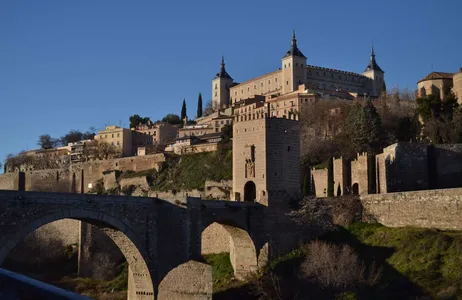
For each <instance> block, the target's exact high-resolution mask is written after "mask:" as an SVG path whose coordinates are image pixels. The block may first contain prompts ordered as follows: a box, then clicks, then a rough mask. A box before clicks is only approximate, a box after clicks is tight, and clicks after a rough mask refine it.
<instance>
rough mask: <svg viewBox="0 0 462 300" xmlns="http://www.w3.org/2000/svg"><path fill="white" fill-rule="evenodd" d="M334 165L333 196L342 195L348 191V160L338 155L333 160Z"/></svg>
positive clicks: (349, 171) (349, 175)
mask: <svg viewBox="0 0 462 300" xmlns="http://www.w3.org/2000/svg"><path fill="white" fill-rule="evenodd" d="M333 167H334V171H333V172H334V196H344V195H346V194H348V193H349V190H350V186H351V183H350V182H349V181H350V178H351V170H350V164H349V162H348V161H347V160H346V159H344V158H343V157H340V158H338V159H334V160H333Z"/></svg>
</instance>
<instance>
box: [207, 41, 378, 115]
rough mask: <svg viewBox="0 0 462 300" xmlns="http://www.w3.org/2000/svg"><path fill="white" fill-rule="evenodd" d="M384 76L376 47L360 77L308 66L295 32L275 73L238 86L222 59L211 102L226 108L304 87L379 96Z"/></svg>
mask: <svg viewBox="0 0 462 300" xmlns="http://www.w3.org/2000/svg"><path fill="white" fill-rule="evenodd" d="M384 74H385V72H384V71H383V70H382V69H381V68H380V67H379V65H378V64H377V61H376V59H375V52H374V48H372V52H371V55H370V59H369V63H368V65H367V66H366V69H365V70H364V72H363V73H361V74H359V73H354V72H348V71H341V70H336V69H329V68H323V67H319V66H313V65H309V64H307V57H306V56H305V55H304V54H303V53H302V51H301V50H300V49H299V48H298V46H297V38H296V36H295V32H294V33H293V35H292V44H291V46H290V48H289V50H288V51H287V52H286V53H285V55H284V56H283V57H282V59H281V67H280V68H278V69H277V70H276V71H274V72H271V73H268V74H264V75H262V76H259V77H257V78H253V79H250V80H247V81H245V82H242V83H236V82H234V80H233V78H232V77H231V76H230V75H229V74H228V72H227V71H226V69H225V62H224V59H223V58H222V61H221V66H220V71H219V72H218V73H217V74H216V76H215V78H214V79H213V80H212V101H213V104H214V107H217V108H225V107H228V106H234V105H235V104H236V103H238V102H239V101H242V100H245V99H249V98H253V97H255V96H258V95H262V96H273V97H277V96H282V95H286V94H289V93H292V92H294V91H297V90H298V86H299V85H302V84H304V85H305V87H306V88H307V89H310V90H314V91H317V92H320V93H328V92H342V93H348V94H350V95H351V96H353V97H357V96H359V95H361V96H364V95H367V96H369V97H378V96H380V93H381V91H382V90H383V89H384V86H385V78H384Z"/></svg>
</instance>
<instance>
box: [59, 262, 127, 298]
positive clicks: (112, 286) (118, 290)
mask: <svg viewBox="0 0 462 300" xmlns="http://www.w3.org/2000/svg"><path fill="white" fill-rule="evenodd" d="M119 268H120V273H119V275H117V277H116V278H114V279H113V280H109V281H103V280H95V279H91V278H84V277H64V278H63V279H61V280H59V281H58V282H55V283H53V284H55V285H57V286H60V287H62V288H65V289H68V290H72V291H74V292H76V293H79V294H81V295H84V296H88V297H91V298H95V299H100V298H101V299H114V300H118V299H126V298H127V282H128V263H127V262H124V263H123V264H121V265H120V266H119Z"/></svg>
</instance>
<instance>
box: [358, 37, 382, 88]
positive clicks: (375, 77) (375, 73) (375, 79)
mask: <svg viewBox="0 0 462 300" xmlns="http://www.w3.org/2000/svg"><path fill="white" fill-rule="evenodd" d="M384 74H385V72H384V71H383V70H382V69H381V68H380V67H379V65H378V64H377V62H376V61H375V52H374V46H372V51H371V56H370V58H369V64H368V65H367V67H366V69H365V70H364V72H363V75H364V76H366V77H368V78H370V79H371V82H370V84H369V85H368V86H367V90H368V91H369V95H370V96H372V97H379V96H380V94H381V92H382V89H383V87H384V83H385V77H384Z"/></svg>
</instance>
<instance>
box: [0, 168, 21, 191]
mask: <svg viewBox="0 0 462 300" xmlns="http://www.w3.org/2000/svg"><path fill="white" fill-rule="evenodd" d="M19 174H20V173H19V172H12V173H5V174H0V190H13V191H17V190H19V176H20V175H19Z"/></svg>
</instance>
